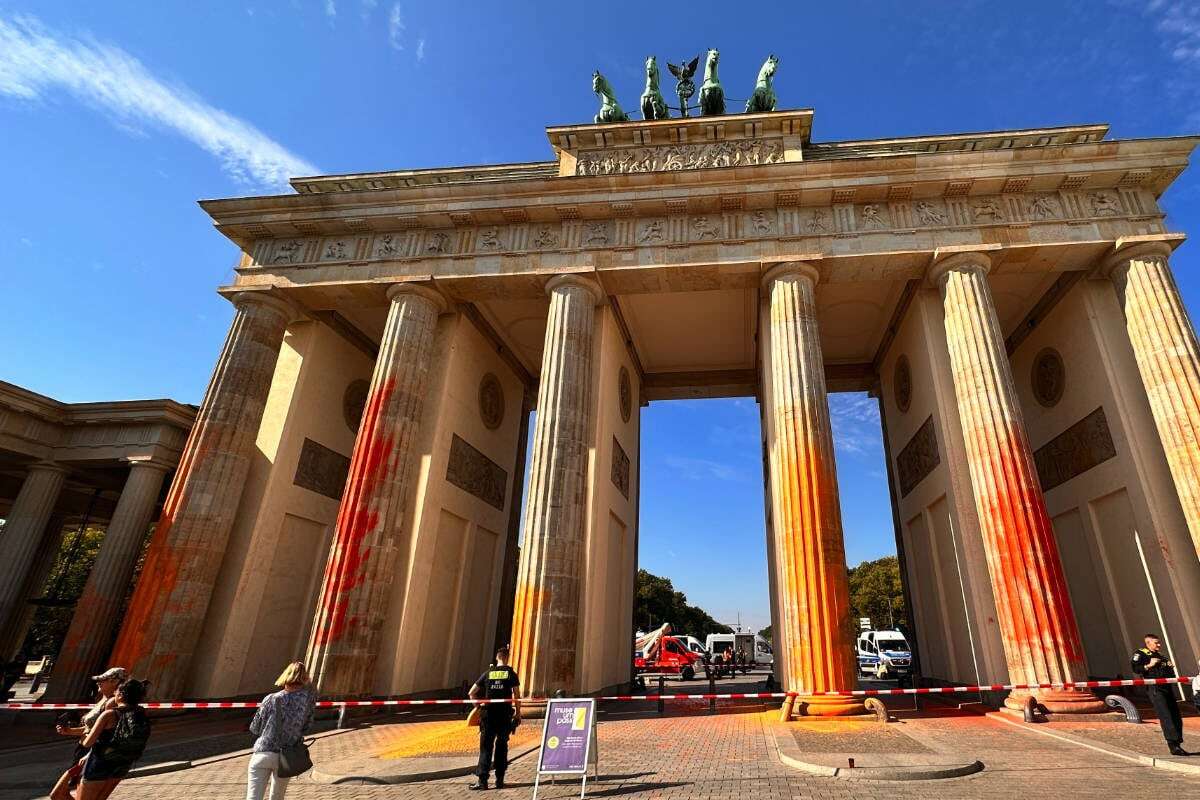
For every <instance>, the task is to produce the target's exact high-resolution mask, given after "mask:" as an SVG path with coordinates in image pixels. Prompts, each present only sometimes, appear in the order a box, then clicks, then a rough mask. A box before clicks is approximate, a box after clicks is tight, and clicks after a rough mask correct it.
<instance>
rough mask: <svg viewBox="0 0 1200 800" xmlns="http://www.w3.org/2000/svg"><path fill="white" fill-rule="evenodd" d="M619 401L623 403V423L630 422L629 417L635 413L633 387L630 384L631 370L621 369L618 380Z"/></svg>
mask: <svg viewBox="0 0 1200 800" xmlns="http://www.w3.org/2000/svg"><path fill="white" fill-rule="evenodd" d="M617 399H618V400H619V401H620V403H621V421H622V422H629V415H630V414H632V413H633V386H632V385H631V384H630V382H629V370H627V369H625V367H621V374H620V376H619V377H618V378H617Z"/></svg>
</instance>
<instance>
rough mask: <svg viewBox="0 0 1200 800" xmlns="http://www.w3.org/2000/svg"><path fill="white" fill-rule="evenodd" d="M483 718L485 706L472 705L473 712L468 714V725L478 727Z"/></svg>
mask: <svg viewBox="0 0 1200 800" xmlns="http://www.w3.org/2000/svg"><path fill="white" fill-rule="evenodd" d="M482 719H483V706H471V713H469V714H467V727H469V728H478V727H479V723H480V721H481V720H482Z"/></svg>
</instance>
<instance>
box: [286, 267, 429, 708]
mask: <svg viewBox="0 0 1200 800" xmlns="http://www.w3.org/2000/svg"><path fill="white" fill-rule="evenodd" d="M388 298H389V300H390V301H391V306H390V308H389V309H388V316H387V324H386V327H385V328H384V331H383V339H382V341H381V342H380V346H379V358H378V360H377V361H376V362H375V372H374V374H373V375H372V376H371V389H370V393H369V394H368V395H367V405H366V410H365V411H364V412H363V417H362V424H361V425H360V426H359V429H358V438H357V439H356V440H355V442H354V453H353V455H352V456H351V459H350V474H349V477H348V478H347V481H346V491H345V493H344V494H343V495H342V502H341V507H340V508H339V509H338V518H337V527H336V529H335V533H334V537H333V545H332V547H331V549H330V553H329V560H328V562H327V563H326V566H325V578H324V582H323V585H322V588H321V596H320V599H319V602H318V606H317V611H316V616H315V619H314V622H313V632H312V636H311V638H310V640H309V644H308V665H309V668H310V669H311V670H312V671H313V673H314V674H315V675H316V676H317V685H318V687H319V688H320V691H321V693H322V694H326V695H330V696H337V697H342V696H347V695H355V694H364V693H367V692H369V691H370V690H371V680H372V677H373V675H374V669H375V659H376V657H377V655H378V653H379V642H380V637H381V633H382V628H383V623H384V617H385V615H386V611H387V602H388V598H389V597H390V596H391V593H392V582H393V581H394V580H395V575H394V574H393V571H394V569H395V566H396V558H397V555H398V554H399V553H400V552H401V550H405V549H407V548H408V543H409V539H410V537H411V532H410V531H407V530H405V523H406V521H407V520H406V518H405V515H404V511H405V508H404V507H405V501H406V499H407V498H408V495H409V494H411V490H412V486H413V481H414V480H415V477H416V472H417V470H416V467H417V462H418V461H419V460H420V456H421V453H420V449H419V447H418V441H417V437H418V434H419V433H420V430H421V417H422V415H423V412H424V409H425V393H426V390H427V388H428V383H429V381H428V377H429V367H430V361H431V358H432V354H433V340H434V331H435V328H436V326H437V318H438V314H440V313H441V312H442V311H443V310H445V303H444V301H443V300H442V298H441V295H439V294H438V293H437V292H435V291H434V290H433V289H430V288H426V287H422V286H416V285H410V284H399V285H397V286H394V287H392V288H391V290H389V292H388Z"/></svg>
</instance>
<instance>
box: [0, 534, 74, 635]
mask: <svg viewBox="0 0 1200 800" xmlns="http://www.w3.org/2000/svg"><path fill="white" fill-rule="evenodd" d="M65 526H66V518H65V516H64V515H63V514H62V513H61V512H59V513H55V514H52V515H51V516H50V521H49V522H48V523H46V532H45V534H43V536H42V543H41V544H39V545H38V550H37V554H36V555H35V556H34V557H33V566H32V567H30V569H29V576H28V577H27V578H26V579H25V588H24V589H22V590H21V597H22V605H21V607H20V608H18V609H17V610H16V613H14V614H13V616H12V618H11V619H10V620H9V627H8V628H7V630H6V631H5V632H4V634H3V636H4V638H5V640H6V641H9V642H12V649H13V651H14V652H16V651H18V650H20V649H21V645H22V644H24V642H25V637H26V636H27V635H28V634H29V627H30V626H31V625H32V624H33V618H34V616H35V615H36V614H37V606H35V605H34V604H33V602H32V601H33V600H34V599H35V598H39V597H42V591H43V589H46V588H49V587H47V586H46V581H47V580H49V579H50V573H51V572H53V571H54V565H55V564H56V563H57V562H58V551H59V550H61V549H62V543H63V534H64V530H63V528H64V527H65ZM2 551H3V544H2V543H0V552H2ZM6 648H7V645H6V646H5V648H0V649H6ZM32 655H33V656H34V657H37V656H38V655H45V654H44V653H42V654H38V653H35V654H32Z"/></svg>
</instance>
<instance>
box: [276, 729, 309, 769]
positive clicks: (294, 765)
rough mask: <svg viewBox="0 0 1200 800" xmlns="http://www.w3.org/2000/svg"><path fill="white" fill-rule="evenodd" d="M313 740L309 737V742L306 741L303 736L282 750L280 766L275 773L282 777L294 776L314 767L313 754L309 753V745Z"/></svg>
mask: <svg viewBox="0 0 1200 800" xmlns="http://www.w3.org/2000/svg"><path fill="white" fill-rule="evenodd" d="M312 741H314V740H313V739H309V740H308V742H305V741H304V737H303V736H302V737H300V738H299V739H297V740H296V743H295V744H292V745H288V746H287V747H285V748H283V749H282V750H280V751H279V768H278V769H277V770H276V771H275V774H276V775H278V776H279V777H281V778H294V777H296V776H297V775H303V774H304V773H306V772H308V771H309V770H310V769H312V765H313V762H312V756H310V755H309V753H308V745H309V743H310V742H312Z"/></svg>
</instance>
